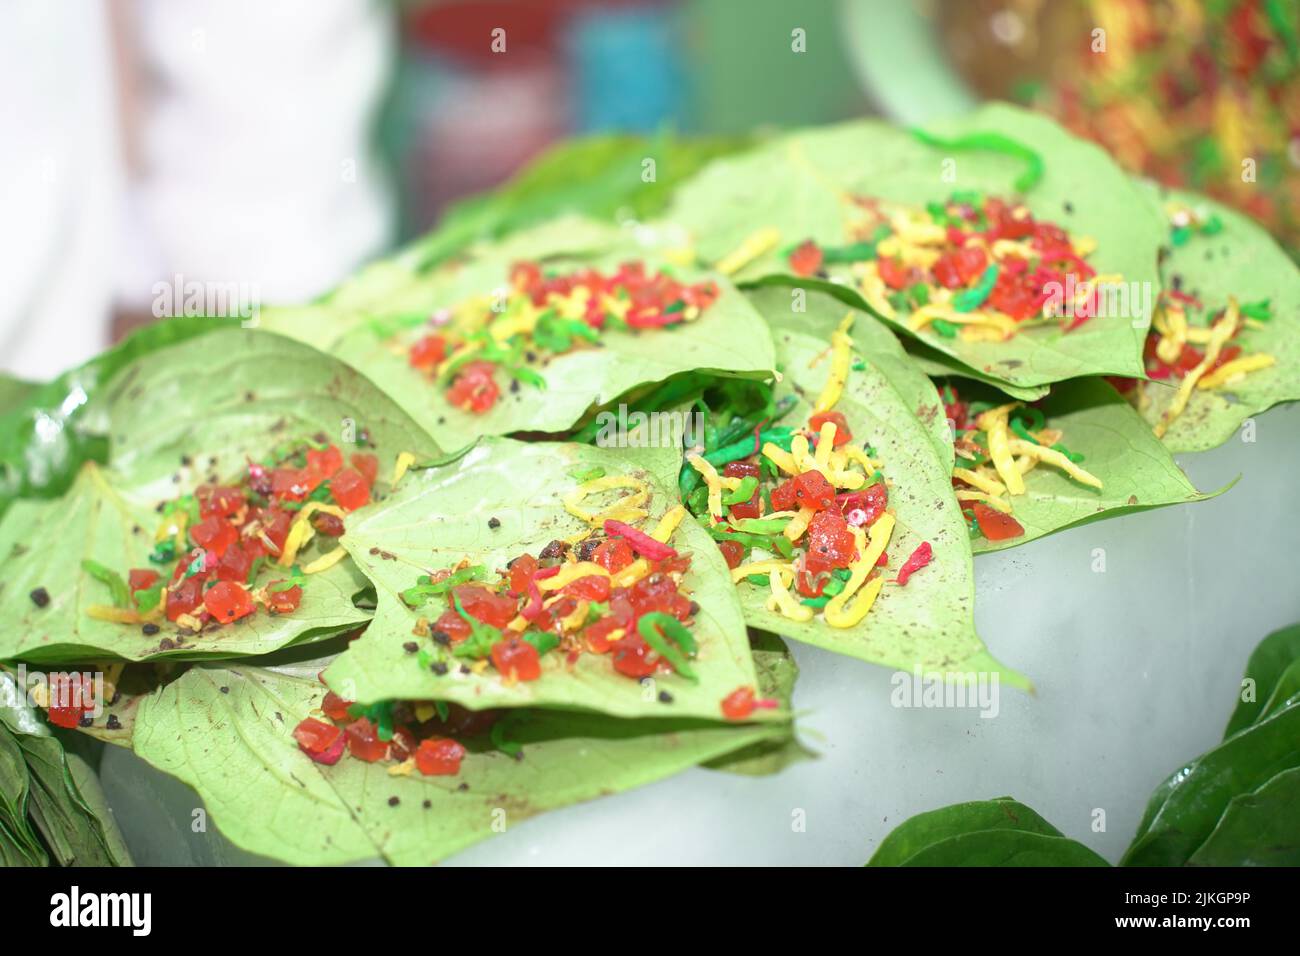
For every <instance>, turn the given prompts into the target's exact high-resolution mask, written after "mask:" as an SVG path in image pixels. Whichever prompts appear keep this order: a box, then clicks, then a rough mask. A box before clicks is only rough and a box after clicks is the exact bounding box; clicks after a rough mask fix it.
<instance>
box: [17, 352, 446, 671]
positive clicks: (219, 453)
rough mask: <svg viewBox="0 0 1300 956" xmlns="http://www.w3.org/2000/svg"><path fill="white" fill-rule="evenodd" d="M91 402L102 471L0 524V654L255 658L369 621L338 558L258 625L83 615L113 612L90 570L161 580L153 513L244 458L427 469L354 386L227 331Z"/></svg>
mask: <svg viewBox="0 0 1300 956" xmlns="http://www.w3.org/2000/svg"><path fill="white" fill-rule="evenodd" d="M98 401H100V402H102V409H101V410H102V412H103V413H104V415H105V416H106V418H107V420H108V421H109V422H111V426H112V434H111V445H112V450H111V454H110V456H109V459H108V463H107V464H106V465H105V466H98V465H95V464H93V463H87V464H86V465H85V466H84V467H83V469H82V471H81V473H80V474H79V476H78V478H77V481H76V484H75V485H74V487H73V488H72V490H70V491H69V492H68V493H67V494H66V495H65V496H64V497H63V498H62V499H59V500H56V501H21V502H18V503H17V504H16V505H15V506H14V507H13V508H12V509H11V510H10V512H9V513H8V514H7V515H6V516H5V519H4V521H3V523H0V580H3V582H4V584H3V589H2V590H0V612H2V613H3V614H4V616H5V618H6V620H8V621H9V622H10V626H9V627H8V628H6V630H5V633H4V635H2V636H0V657H6V658H7V657H23V658H26V659H29V660H42V661H50V660H74V659H78V658H81V659H85V658H87V657H95V656H103V655H113V656H119V657H124V658H127V659H131V660H139V659H143V658H149V657H155V656H164V655H165V656H177V657H198V656H211V655H216V656H238V655H241V654H261V653H266V652H268V651H271V650H274V649H275V648H277V647H280V646H283V645H285V644H288V643H291V642H294V641H298V640H302V639H306V638H309V637H315V636H319V635H321V634H324V633H328V632H330V631H332V630H337V629H340V628H344V627H347V626H350V625H355V624H357V623H360V622H362V621H364V620H366V619H367V618H368V616H369V615H368V614H367V613H366V612H365V611H362V610H359V609H358V608H357V607H356V606H355V605H354V603H353V600H352V599H353V595H355V594H356V593H357V592H358V591H359V590H361V589H362V588H363V587H364V586H365V579H364V578H363V577H361V576H360V575H359V574H358V572H357V571H356V569H355V568H354V567H353V566H352V565H351V564H350V562H348V561H347V560H344V561H341V562H339V563H337V564H335V565H333V566H332V567H330V568H329V569H328V570H325V571H322V572H320V573H318V574H313V575H310V576H309V580H308V581H307V582H306V586H305V587H304V588H303V598H302V604H301V606H300V607H299V608H298V609H297V610H296V611H295V612H293V613H290V614H286V615H281V616H272V615H270V614H267V613H261V612H259V613H257V614H254V615H252V616H251V617H248V618H245V619H243V620H241V621H237V622H235V623H233V624H228V625H225V626H222V627H217V628H211V627H209V628H204V629H203V630H202V631H200V632H199V633H193V632H192V631H189V630H185V629H182V628H179V627H177V626H175V625H172V624H170V623H169V622H168V621H166V620H165V619H163V620H161V621H159V622H158V626H159V627H160V628H161V629H160V630H159V631H158V632H156V633H145V630H146V629H145V628H142V627H141V625H139V624H134V625H131V624H121V623H117V622H115V621H108V620H96V619H92V618H91V617H89V616H88V614H87V609H88V608H89V607H91V606H93V605H101V606H102V605H110V604H111V603H112V589H111V588H110V587H109V586H107V585H106V584H105V583H103V580H104V575H103V574H102V572H101V576H100V578H99V579H97V578H96V576H95V573H94V572H96V571H98V570H99V569H100V568H102V569H107V571H108V572H109V574H111V575H119V576H120V577H122V578H125V577H126V573H127V571H128V569H130V568H148V567H156V568H159V569H160V573H168V572H169V571H170V569H171V567H172V564H173V563H174V562H173V561H167V562H166V563H165V564H157V565H151V564H150V561H149V556H150V553H151V551H152V549H153V548H154V547H155V540H154V539H155V534H154V531H155V529H156V528H157V527H158V526H159V522H160V520H161V519H160V515H159V511H158V509H159V507H160V506H165V503H166V502H169V501H172V500H173V499H175V498H176V497H177V496H178V495H185V494H188V493H191V492H193V491H194V490H195V488H196V487H197V486H198V485H200V484H203V483H212V482H213V479H214V478H215V479H216V481H217V482H220V481H222V480H225V481H228V482H229V481H234V480H236V479H237V478H238V477H239V476H241V475H243V474H244V473H245V471H246V469H247V463H248V461H250V460H252V461H261V460H264V459H265V458H267V457H268V456H269V455H270V454H271V453H272V450H273V449H275V448H277V447H280V446H283V445H284V443H285V442H302V441H306V440H310V439H311V437H312V436H315V435H317V434H323V435H324V436H326V437H328V438H329V439H330V440H331V441H333V442H335V443H336V444H337V445H338V446H339V447H340V448H341V449H343V450H344V451H345V453H346V452H352V451H360V450H369V451H373V452H374V453H376V454H377V455H378V457H379V461H380V474H381V475H387V474H389V473H391V471H392V468H393V463H394V460H395V459H396V457H397V456H398V455H399V454H401V453H402V452H411V453H412V454H414V455H416V457H417V458H418V459H421V460H428V459H430V458H433V457H435V456H437V455H438V454H439V452H438V449H437V447H436V445H434V443H433V442H432V441H431V440H430V439H429V438H428V437H427V436H426V435H425V434H424V433H423V432H421V431H420V429H419V428H418V427H417V426H416V425H415V424H414V423H413V422H411V421H410V419H409V418H407V417H406V416H405V415H404V414H403V413H402V412H401V410H400V409H398V408H397V407H396V406H395V405H394V404H393V403H392V402H391V401H389V400H388V399H387V398H385V397H384V396H383V395H382V394H381V393H380V392H379V391H378V390H377V389H375V388H374V387H373V386H372V385H371V384H370V383H369V382H368V381H366V380H365V379H364V378H363V377H362V376H360V375H359V374H357V373H356V372H354V371H352V370H351V369H349V368H347V367H346V366H344V365H343V364H342V363H340V362H338V361H336V360H334V359H331V358H329V357H327V356H324V355H322V354H320V353H318V352H315V351H313V350H311V349H308V348H306V347H305V346H302V345H300V344H298V343H295V342H292V341H289V340H288V339H285V338H281V337H280V336H275V335H269V334H266V333H264V332H257V331H252V330H241V329H226V330H220V331H214V332H212V333H211V334H209V335H205V336H203V337H201V338H197V339H193V340H190V341H187V342H185V343H182V344H179V345H173V346H170V347H167V348H164V349H161V350H159V351H156V352H152V353H150V354H149V355H148V356H146V357H144V358H142V359H139V360H137V361H136V362H134V363H132V364H130V365H127V366H126V367H125V368H124V369H123V370H122V371H121V372H120V373H119V374H118V375H117V376H116V377H115V378H114V379H113V380H112V381H111V383H110V384H109V385H108V386H107V388H106V389H104V390H103V391H102V392H101V393H100V398H99V399H98ZM349 439H351V440H352V441H353V444H348V440H349ZM362 441H363V442H367V443H369V444H366V445H362V444H360V443H359V442H362ZM381 481H382V479H381ZM325 540H328V539H325ZM313 547H316V548H321V549H328V548H329V547H330V546H329V545H324V544H321V543H320V542H319V541H318V542H315V543H314V544H313ZM313 554H314V552H313ZM178 557H180V555H178ZM305 560H306V559H304V561H305ZM286 576H288V571H287V569H286Z"/></svg>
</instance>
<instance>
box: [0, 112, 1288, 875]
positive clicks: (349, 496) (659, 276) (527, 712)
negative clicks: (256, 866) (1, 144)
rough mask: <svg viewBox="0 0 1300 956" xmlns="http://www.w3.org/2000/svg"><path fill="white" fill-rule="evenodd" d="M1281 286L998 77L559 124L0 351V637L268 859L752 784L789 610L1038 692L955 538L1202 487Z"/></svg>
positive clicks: (409, 845) (400, 853) (813, 638)
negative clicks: (89, 326) (649, 126)
mask: <svg viewBox="0 0 1300 956" xmlns="http://www.w3.org/2000/svg"><path fill="white" fill-rule="evenodd" d="M724 154H725V155H724ZM647 156H649V157H650V158H653V159H655V161H656V162H655V169H656V170H657V175H656V177H655V180H654V181H652V182H648V183H647V182H646V181H645V179H644V178H643V172H644V169H645V168H646V167H645V165H644V163H643V162H642V160H643V159H644V158H645V157H647ZM579 170H580V171H582V173H581V178H582V179H583V181H584V182H587V183H589V184H590V186H589V188H585V189H584V188H578V187H576V186H575V185H574V179H575V177H578V172H577V171H579ZM566 171H572V174H571V175H568V176H566ZM634 219H635V221H633V220H634ZM1247 263H1248V264H1249V268H1244V267H1243V266H1244V265H1245V264H1247ZM1298 306H1300V278H1298V276H1297V273H1296V270H1295V267H1294V266H1293V265H1292V264H1291V263H1290V261H1289V260H1288V259H1286V257H1285V256H1284V255H1283V254H1282V253H1281V252H1280V251H1278V249H1277V248H1276V247H1275V246H1274V245H1273V244H1272V242H1271V240H1269V238H1268V237H1267V236H1266V235H1265V234H1264V233H1263V232H1261V231H1260V230H1259V229H1258V228H1257V227H1255V226H1254V225H1253V224H1252V223H1250V222H1249V221H1247V220H1245V219H1242V218H1241V217H1239V216H1236V215H1234V214H1232V213H1229V212H1227V211H1225V210H1223V209H1221V208H1220V207H1218V206H1216V205H1214V204H1212V203H1210V202H1208V201H1206V200H1203V199H1201V198H1199V197H1196V196H1191V195H1182V194H1172V193H1171V194H1166V193H1162V192H1159V191H1157V190H1155V189H1154V188H1152V187H1149V186H1147V185H1145V184H1142V183H1138V182H1134V181H1130V180H1129V179H1128V178H1126V177H1125V176H1124V175H1123V174H1122V173H1121V172H1119V170H1118V169H1117V167H1115V166H1114V165H1113V164H1112V162H1111V161H1110V159H1109V158H1108V157H1107V156H1106V155H1105V154H1104V153H1102V152H1100V151H1099V150H1098V149H1096V148H1095V147H1093V146H1090V145H1087V144H1084V143H1082V142H1080V141H1078V140H1075V139H1073V138H1071V137H1069V136H1068V135H1066V134H1065V133H1064V132H1062V131H1061V130H1060V129H1059V128H1057V127H1056V126H1054V125H1053V124H1052V123H1051V122H1049V121H1047V120H1044V119H1042V118H1039V117H1036V116H1034V115H1031V114H1026V113H1023V112H1019V111H1016V110H1013V109H1011V108H1008V107H1002V106H995V107H989V108H987V109H984V110H982V111H980V112H978V113H976V114H974V115H972V116H970V117H967V118H966V119H964V120H962V121H960V122H956V123H950V124H946V125H943V126H936V127H935V128H933V129H930V130H926V131H907V130H900V129H896V128H893V127H890V126H888V125H884V124H880V123H875V122H857V123H853V124H849V125H846V126H842V127H837V128H833V129H825V130H815V131H809V132H801V133H794V134H791V135H787V136H784V137H782V138H779V139H776V140H772V141H769V142H765V143H762V144H759V145H757V146H755V145H753V144H749V143H745V144H741V143H717V142H709V143H698V144H697V143H686V142H679V141H673V140H668V139H662V138H661V139H659V140H655V141H653V142H640V141H636V140H626V139H620V140H592V141H584V142H579V143H575V144H572V145H569V146H566V147H563V148H561V149H560V150H558V151H556V152H555V153H554V154H552V155H550V156H548V157H546V158H544V159H543V160H542V161H541V162H540V163H539V164H538V165H537V166H536V167H534V168H533V169H531V170H529V171H526V172H525V173H524V174H523V175H522V176H521V177H520V178H519V179H518V180H516V181H515V182H514V183H511V184H508V185H507V186H505V187H503V188H502V189H501V190H500V191H499V192H497V193H496V194H493V195H491V196H486V197H479V198H477V199H475V200H474V201H473V202H472V203H469V204H467V205H465V206H463V207H460V208H459V209H457V210H455V211H454V212H453V213H452V214H451V215H450V216H449V217H448V218H447V220H446V223H445V224H444V226H443V227H442V228H441V229H440V230H439V231H437V232H435V233H434V234H433V235H432V236H430V237H427V238H425V239H423V240H421V241H420V242H418V243H416V244H415V245H413V246H411V247H410V248H408V249H406V250H404V251H402V252H401V253H399V254H398V255H396V256H395V257H393V258H391V259H389V260H386V261H383V262H380V263H376V264H373V265H371V266H369V267H367V268H366V269H364V270H362V271H361V272H359V273H358V274H357V275H356V276H355V277H353V278H352V279H350V280H348V281H347V282H345V283H343V284H342V285H341V286H340V287H339V288H338V289H337V290H336V291H334V292H333V293H332V294H330V295H328V296H326V297H324V298H323V299H321V300H319V301H317V302H315V303H313V304H310V305H305V306H301V307H295V308H279V309H273V310H264V311H263V312H262V314H261V316H260V321H259V322H258V323H257V327H255V328H241V327H239V325H238V323H235V322H233V321H220V320H171V321H168V322H165V323H162V324H160V325H159V326H157V327H154V328H150V329H147V330H145V331H143V332H141V333H139V334H137V335H136V336H135V337H133V338H132V339H129V340H128V341H127V342H125V343H123V344H122V345H121V346H118V347H117V348H116V349H114V350H112V351H110V352H109V353H106V354H105V355H103V356H101V357H100V358H98V359H96V360H95V361H94V362H92V363H90V364H88V365H87V366H84V367H82V368H79V369H76V370H73V371H72V372H69V373H68V374H67V375H65V376H63V377H62V378H61V379H59V380H57V381H55V382H51V383H48V384H44V385H37V384H28V383H20V382H9V383H6V384H5V385H4V388H3V391H0V402H3V406H2V407H0V411H3V417H2V418H0V457H2V459H3V461H4V467H5V475H4V478H5V483H4V486H3V488H0V494H3V498H0V507H4V509H5V511H4V514H3V518H2V519H0V580H3V582H4V584H3V588H2V589H0V610H2V611H3V613H4V616H5V619H6V621H7V622H8V624H9V626H8V627H7V628H6V629H5V632H4V634H3V635H0V661H4V662H5V665H4V666H5V669H6V670H7V671H10V672H12V673H13V674H14V675H20V674H21V675H26V676H30V672H31V671H34V670H41V671H43V672H47V673H48V674H49V679H48V680H47V681H46V682H45V684H44V689H43V690H41V691H40V692H39V693H36V694H30V693H29V694H28V695H27V696H28V697H29V698H34V699H35V700H34V702H35V704H36V705H37V707H38V708H39V709H42V710H44V712H45V718H44V721H34V722H33V721H29V723H31V727H30V728H29V729H30V730H32V731H33V732H35V731H37V730H40V729H44V728H45V725H46V723H48V724H52V725H54V726H55V727H56V728H60V729H59V730H58V731H57V732H56V734H57V736H56V737H54V738H51V739H53V740H55V741H56V742H57V741H59V740H63V741H65V742H67V741H70V740H71V738H69V737H68V734H69V733H75V732H81V733H83V734H87V735H90V736H91V737H96V738H99V739H100V740H102V741H105V742H107V743H109V744H112V745H116V746H122V747H127V748H130V749H131V750H133V751H134V752H135V753H136V754H137V755H138V756H139V757H141V758H142V759H143V760H145V761H146V762H148V763H149V764H152V765H153V766H154V767H157V768H159V769H161V770H163V771H165V772H167V773H169V774H172V775H174V776H176V777H178V778H179V779H181V780H183V781H185V782H186V783H187V784H189V785H191V786H192V787H193V788H194V789H195V790H196V791H197V792H198V793H199V795H200V796H201V797H202V798H203V800H204V802H205V804H206V806H207V808H208V811H209V812H210V813H211V815H212V817H213V819H214V821H215V823H216V825H217V827H218V828H219V829H220V830H221V832H222V833H223V834H224V835H225V836H226V837H227V838H229V839H230V840H231V841H232V842H234V843H235V844H236V845H238V846H240V847H242V848H244V849H246V850H249V851H251V852H253V853H256V854H259V855H262V856H266V857H271V858H275V859H279V860H284V861H287V862H291V863H303V864H312V863H344V862H349V861H354V860H363V859H369V858H376V857H378V858H383V859H385V860H387V861H389V862H393V863H414V864H422V863H432V862H436V861H437V860H440V859H443V858H445V857H446V856H448V855H449V854H451V853H454V852H455V851H457V850H459V849H461V848H463V847H465V846H467V845H469V844H470V843H473V842H475V841H476V840H478V839H481V838H483V837H485V836H489V835H491V834H492V833H494V832H500V831H501V830H503V829H505V828H506V827H508V826H510V825H513V824H514V823H516V822H518V821H520V820H522V819H524V818H526V817H528V816H531V815H533V814H536V813H539V812H541V811H544V810H547V809H551V808H556V807H560V806H564V805H567V804H571V803H575V802H578V801H582V800H586V799H589V798H592V797H595V796H599V795H602V794H609V793H613V792H617V791H620V790H623V789H627V788H630V787H633V786H636V785H638V784H642V783H648V782H650V781H653V780H657V779H660V778H662V777H665V776H667V775H669V774H673V773H675V772H677V771H680V770H684V769H686V768H689V767H692V766H696V765H705V766H707V767H709V768H711V769H712V770H714V771H730V772H740V773H751V774H753V773H770V772H775V771H777V770H779V769H781V768H783V767H784V766H786V765H787V764H788V763H789V762H791V761H793V760H797V759H800V758H801V757H803V756H805V755H806V754H807V751H806V750H805V749H804V747H803V745H802V744H800V743H799V741H798V739H797V737H796V733H795V727H794V714H793V712H792V710H791V692H792V688H793V685H794V680H795V676H796V670H795V666H794V663H793V660H792V658H791V656H790V654H789V651H788V649H787V647H786V645H785V644H784V643H783V640H782V639H788V640H793V641H798V642H802V643H806V644H811V645H815V646H817V647H820V648H822V649H824V650H826V651H830V652H834V653H840V654H845V655H849V656H852V657H856V658H859V659H862V660H865V661H870V662H873V663H876V664H880V665H884V666H886V667H890V668H899V669H905V670H912V669H917V668H919V669H923V670H926V671H943V672H968V673H972V672H973V673H996V674H998V675H999V677H1000V679H1001V680H1003V681H1005V682H1007V683H1009V684H1011V685H1013V686H1016V687H1019V688H1024V689H1028V688H1030V687H1031V683H1030V678H1029V677H1028V676H1026V675H1023V674H1021V673H1020V672H1019V671H1017V670H1015V669H1014V667H1012V666H1009V665H1007V664H1004V663H1001V662H999V661H998V660H997V659H995V657H994V656H993V655H992V654H991V653H990V652H989V650H988V649H987V648H986V646H985V644H984V642H983V640H982V639H981V637H980V636H979V635H978V634H977V633H976V630H975V625H974V579H973V570H972V555H974V554H978V553H981V552H985V551H992V550H997V549H1002V548H1007V547H1012V546H1015V545H1017V544H1021V543H1024V542H1027V541H1029V540H1031V539H1033V538H1036V537H1039V536H1041V535H1044V534H1048V533H1050V532H1053V531H1057V530H1060V529H1062V528H1065V527H1067V526H1070V525H1074V524H1077V523H1080V522H1083V521H1088V520H1092V519H1095V518H1097V517H1101V516H1105V515H1107V514H1122V513H1126V512H1129V511H1132V510H1134V509H1139V508H1149V507H1156V506H1160V505H1167V504H1175V503H1181V502H1194V501H1197V500H1200V499H1202V498H1204V497H1206V495H1204V494H1203V493H1202V492H1201V491H1198V490H1197V489H1196V488H1195V487H1194V486H1193V485H1192V484H1191V483H1190V482H1189V481H1188V479H1187V478H1186V477H1185V476H1184V475H1183V473H1182V471H1181V470H1180V469H1179V468H1178V466H1177V465H1176V464H1175V462H1174V459H1173V457H1172V454H1173V453H1174V452H1177V451H1186V450H1196V449H1202V448H1208V447H1211V446H1213V445H1215V444H1217V443H1220V442H1222V441H1224V440H1225V439H1226V438H1228V437H1229V436H1231V435H1232V434H1233V432H1234V431H1235V430H1236V429H1237V427H1238V426H1239V425H1241V424H1242V422H1243V421H1245V420H1246V419H1247V418H1249V417H1250V416H1251V415H1253V414H1255V413H1257V412H1259V411H1262V410H1264V409H1266V408H1268V407H1269V406H1270V405H1272V404H1274V403H1276V402H1279V401H1284V400H1289V399H1294V398H1296V397H1297V394H1298V392H1300V376H1298V375H1297V362H1298V361H1300V355H1297V352H1296V346H1294V345H1293V344H1291V338H1290V337H1289V336H1288V335H1287V334H1286V332H1287V329H1288V328H1290V327H1293V326H1294V324H1295V322H1296V319H1297V308H1298ZM80 674H89V675H99V676H100V677H101V678H102V681H101V685H102V687H101V691H102V692H101V693H99V694H98V695H90V696H87V695H84V694H82V695H78V694H76V693H69V692H68V691H69V690H70V689H75V688H74V687H73V685H75V684H76V683H77V682H76V681H75V680H74V679H73V675H80ZM10 789H11V790H13V792H15V793H17V792H18V790H17V789H15V788H10ZM83 802H84V801H83ZM2 809H5V810H6V812H7V813H8V814H9V816H10V817H13V818H15V819H17V818H18V817H19V816H21V814H19V813H18V811H16V810H11V808H10V807H5V808H2ZM7 820H8V818H6V821H0V822H6V823H7ZM24 834H29V829H22V830H20V829H15V827H14V826H12V825H6V826H5V828H4V829H2V830H0V842H5V841H8V842H7V843H5V846H4V847H3V848H2V849H3V850H4V851H5V852H6V853H10V854H13V855H18V854H19V853H20V852H21V851H23V850H28V849H30V848H31V846H30V844H31V843H32V841H31V840H30V839H26V837H25V836H24ZM24 841H25V842H24ZM28 858H29V859H31V858H32V857H30V856H29V857H28Z"/></svg>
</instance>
